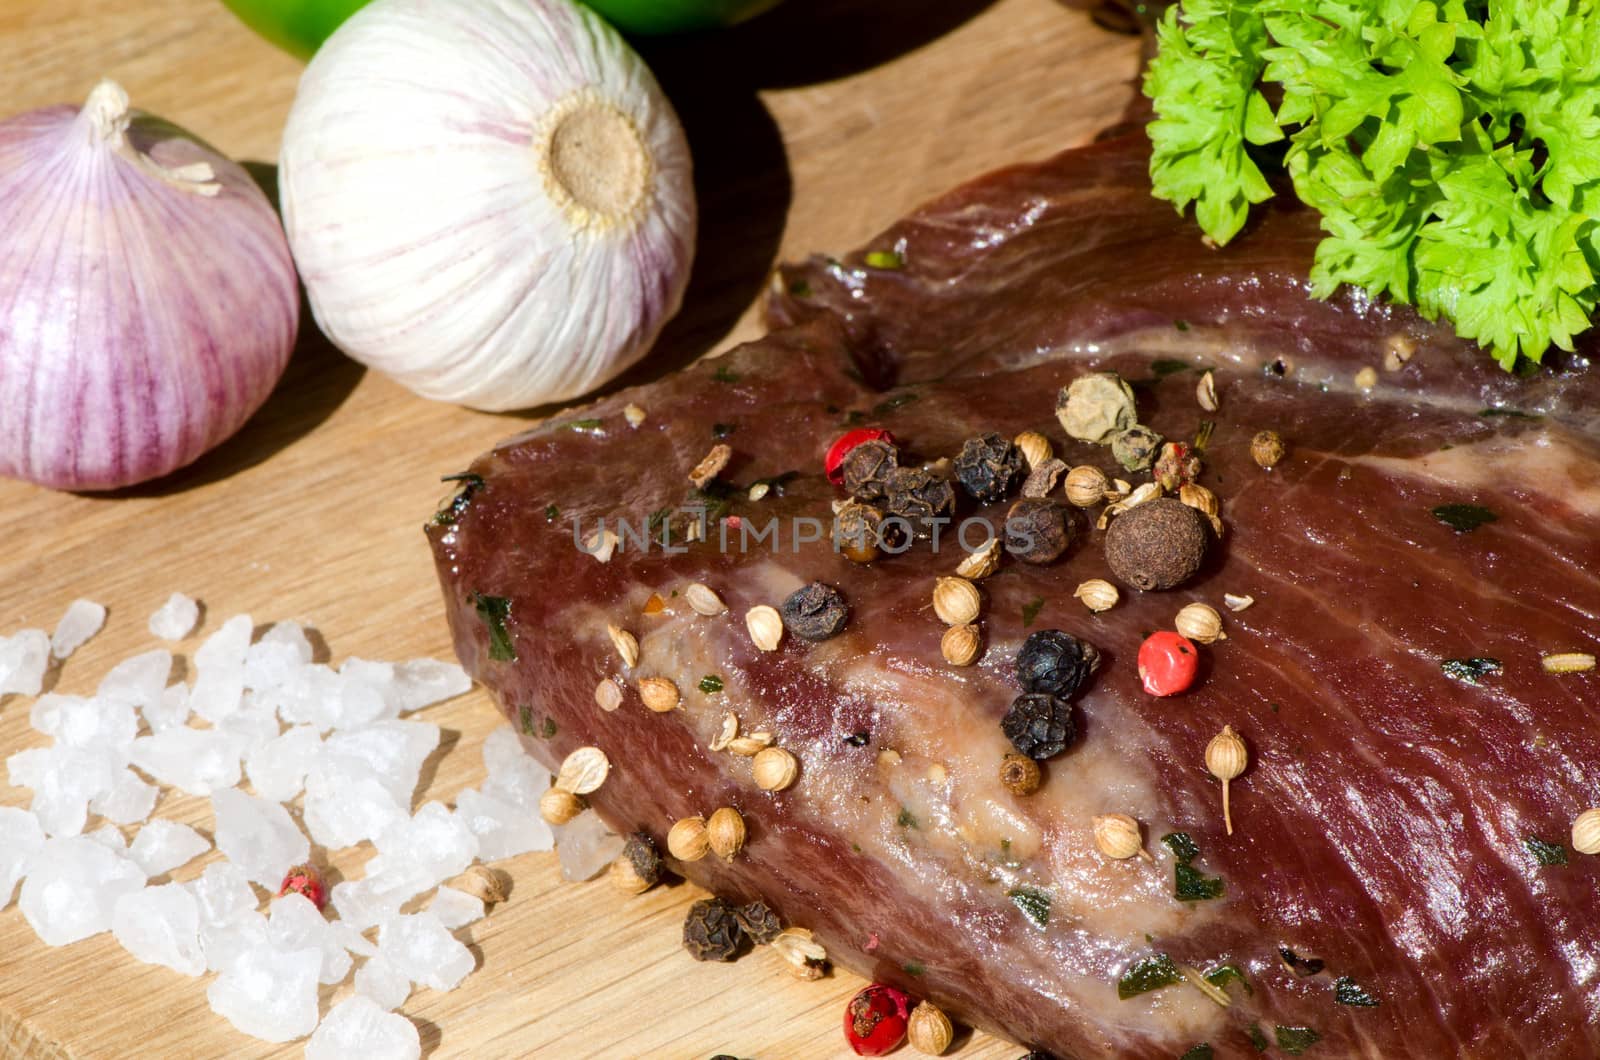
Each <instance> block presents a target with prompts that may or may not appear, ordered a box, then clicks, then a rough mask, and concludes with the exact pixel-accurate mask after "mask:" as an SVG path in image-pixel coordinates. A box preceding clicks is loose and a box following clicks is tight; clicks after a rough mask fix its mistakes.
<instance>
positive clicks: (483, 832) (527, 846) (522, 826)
mask: <svg viewBox="0 0 1600 1060" xmlns="http://www.w3.org/2000/svg"><path fill="white" fill-rule="evenodd" d="M456 812H457V813H459V814H461V816H462V817H463V818H464V819H465V820H466V822H467V826H468V827H469V828H471V829H472V832H473V834H474V835H476V836H477V837H478V856H479V857H480V858H482V859H483V860H484V861H499V860H500V859H502V858H512V857H516V856H517V855H518V854H526V853H527V852H529V851H530V850H549V849H551V847H553V846H554V845H555V836H554V834H553V833H551V831H550V826H549V825H548V824H546V823H545V822H544V821H543V820H542V819H541V818H539V817H537V816H535V815H533V814H530V813H529V812H528V811H527V810H526V809H524V808H522V807H520V806H516V805H514V804H512V803H509V802H506V801H504V800H503V799H497V798H495V797H494V796H493V795H487V794H484V793H482V792H479V791H477V790H475V789H473V788H468V789H466V790H465V791H463V792H462V793H461V794H459V795H457V796H456Z"/></svg>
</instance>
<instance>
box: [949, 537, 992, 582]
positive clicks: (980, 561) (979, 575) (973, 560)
mask: <svg viewBox="0 0 1600 1060" xmlns="http://www.w3.org/2000/svg"><path fill="white" fill-rule="evenodd" d="M999 566H1000V539H999V538H998V537H991V538H990V539H989V540H987V541H985V542H984V543H983V544H982V545H980V546H979V547H978V548H977V549H975V550H974V551H972V552H969V553H967V555H966V557H965V558H964V559H962V561H961V562H960V563H959V564H957V565H956V574H957V575H958V576H960V577H962V578H966V579H967V580H968V581H982V580H983V579H984V578H987V577H988V576H989V575H991V574H993V573H994V572H995V570H996V569H998V568H999Z"/></svg>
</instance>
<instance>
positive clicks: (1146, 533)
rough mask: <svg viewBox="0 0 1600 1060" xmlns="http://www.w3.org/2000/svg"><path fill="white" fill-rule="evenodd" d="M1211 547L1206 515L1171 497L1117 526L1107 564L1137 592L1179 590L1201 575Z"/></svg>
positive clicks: (1131, 513)
mask: <svg viewBox="0 0 1600 1060" xmlns="http://www.w3.org/2000/svg"><path fill="white" fill-rule="evenodd" d="M1210 542H1211V528H1210V527H1209V526H1208V525H1207V523H1206V517H1205V515H1204V514H1203V513H1201V512H1199V511H1197V510H1196V509H1194V508H1191V507H1189V506H1188V505H1187V504H1184V503H1183V502H1182V501H1179V500H1175V499H1173V498H1171V497H1158V498H1156V499H1155V500H1152V501H1146V502H1145V503H1144V504H1141V505H1139V506H1138V507H1136V508H1130V509H1129V510H1128V511H1126V512H1124V513H1122V514H1121V515H1119V516H1117V518H1116V520H1115V521H1113V522H1112V524H1111V529H1110V530H1108V531H1107V532H1106V562H1107V563H1109V564H1110V566H1111V572H1112V573H1113V574H1115V575H1116V576H1117V577H1118V578H1119V579H1120V580H1122V581H1124V582H1127V583H1128V584H1129V585H1131V586H1133V587H1134V588H1135V589H1142V590H1145V591H1160V590H1163V589H1174V588H1177V587H1178V586H1179V585H1182V584H1183V583H1184V582H1186V581H1188V580H1189V579H1190V578H1192V577H1193V576H1194V574H1195V572H1196V571H1198V570H1199V569H1200V564H1201V563H1202V562H1203V561H1204V560H1205V556H1206V548H1207V546H1208V545H1209V544H1210Z"/></svg>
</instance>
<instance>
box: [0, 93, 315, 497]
mask: <svg viewBox="0 0 1600 1060" xmlns="http://www.w3.org/2000/svg"><path fill="white" fill-rule="evenodd" d="M299 316H300V303H299V295H298V288H297V286H296V282H295V271H294V264H293V262H292V261H291V260H290V257H289V246H288V243H287V242H286V241H285V239H284V235H283V228H282V226H281V225H280V224H279V221H278V217H277V214H276V213H275V212H274V211H273V208H272V204H271V203H270V202H268V201H267V197H266V196H265V195H263V194H262V192H261V189H260V188H258V187H257V186H256V184H255V182H254V181H253V180H251V178H250V175H249V174H248V173H246V172H245V171H244V169H243V168H241V167H240V166H238V165H236V164H234V163H233V162H230V161H229V160H228V159H226V158H224V157H222V156H221V155H219V154H217V153H216V152H215V151H214V150H212V149H211V148H209V147H207V146H205V145H204V144H202V143H200V142H199V141H197V140H195V139H194V138H193V137H192V136H190V135H189V134H188V133H186V132H184V131H183V130H182V129H179V128H177V127H176V126H174V125H171V124H168V123H167V122H164V121H162V120H160V119H159V118H155V117H151V116H149V115H145V114H140V113H133V112H130V111H129V110H128V96H127V93H125V92H124V91H123V90H122V89H121V88H120V87H119V86H117V85H116V84H114V83H113V82H110V81H102V82H100V84H98V85H96V86H95V88H94V91H93V92H91V93H90V95H89V99H88V102H87V103H85V104H84V106H83V107H82V108H81V109H80V108H76V107H70V106H57V107H46V108H44V109H41V110H36V111H31V112H29V113H26V114H20V115H18V116H16V117H14V118H11V119H8V120H6V121H4V122H0V474H5V475H9V476H12V477H15V478H22V479H27V480H29V481H31V482H36V483H39V484H40V485H44V486H51V487H55V488H58V489H74V490H99V489H114V488H116V487H119V486H128V485H132V484H134V483H138V482H145V481H148V480H149V479H153V478H157V477H159V476H161V475H165V474H167V473H168V472H170V471H173V470H175V469H177V468H180V467H183V466H184V465H185V464H188V463H190V462H191V461H193V460H194V459H196V458H197V457H199V456H200V455H201V454H202V453H204V452H206V451H207V450H209V449H211V448H213V447H214V446H216V445H217V444H218V443H219V442H221V441H223V440H224V439H225V438H227V437H229V436H230V435H232V434H233V433H234V432H235V431H237V430H238V429H239V428H240V426H242V425H243V424H244V422H245V420H247V419H249V417H250V415H251V413H253V412H255V410H256V409H257V408H259V407H260V406H261V403H262V402H263V401H265V400H266V397H267V394H268V393H270V392H271V390H272V387H273V385H274V384H275V383H277V381H278V378H279V377H280V376H282V374H283V370H284V367H285V366H286V365H287V364H288V360H289V352H290V349H291V348H292V347H293V345H294V337H295V331H296V328H297V327H298V325H299Z"/></svg>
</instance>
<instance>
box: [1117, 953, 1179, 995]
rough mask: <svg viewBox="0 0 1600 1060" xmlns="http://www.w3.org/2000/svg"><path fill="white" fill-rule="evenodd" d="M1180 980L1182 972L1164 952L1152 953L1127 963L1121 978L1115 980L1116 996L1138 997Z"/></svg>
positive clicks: (1175, 983) (1172, 984) (1173, 984)
mask: <svg viewBox="0 0 1600 1060" xmlns="http://www.w3.org/2000/svg"><path fill="white" fill-rule="evenodd" d="M1181 982H1183V973H1182V972H1180V971H1178V966H1177V965H1175V964H1173V963H1172V958H1171V957H1168V956H1167V955H1166V954H1165V953H1152V954H1150V956H1148V957H1140V958H1139V959H1138V960H1136V961H1134V962H1133V963H1132V964H1130V965H1128V970H1127V971H1125V972H1123V973H1122V978H1121V979H1119V980H1118V981H1117V997H1119V998H1121V999H1122V1000H1123V1001H1126V1000H1128V999H1129V998H1130V997H1138V996H1139V995H1140V994H1148V993H1149V992H1150V991H1152V990H1160V989H1161V988H1162V987H1164V986H1175V985H1177V984H1178V983H1181Z"/></svg>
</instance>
